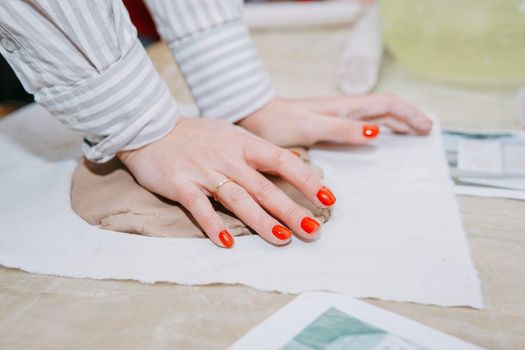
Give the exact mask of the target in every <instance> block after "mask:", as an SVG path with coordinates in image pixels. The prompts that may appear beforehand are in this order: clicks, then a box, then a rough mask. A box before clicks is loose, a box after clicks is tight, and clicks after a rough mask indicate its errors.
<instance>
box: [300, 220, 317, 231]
mask: <svg viewBox="0 0 525 350" xmlns="http://www.w3.org/2000/svg"><path fill="white" fill-rule="evenodd" d="M319 226H320V225H319V223H318V222H317V221H315V220H314V219H312V218H309V217H305V218H303V219H302V220H301V227H302V228H303V230H305V231H306V233H313V232H315V231H317V229H319Z"/></svg>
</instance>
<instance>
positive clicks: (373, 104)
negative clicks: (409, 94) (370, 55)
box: [345, 95, 432, 134]
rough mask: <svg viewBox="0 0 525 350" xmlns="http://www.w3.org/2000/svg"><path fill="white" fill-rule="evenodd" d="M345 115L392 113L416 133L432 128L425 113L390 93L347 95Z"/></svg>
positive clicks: (372, 115)
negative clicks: (353, 96)
mask: <svg viewBox="0 0 525 350" xmlns="http://www.w3.org/2000/svg"><path fill="white" fill-rule="evenodd" d="M346 100H347V101H346V102H345V103H348V104H349V106H348V108H347V110H348V111H350V112H348V113H347V116H348V117H350V118H355V119H359V118H367V117H374V116H375V117H379V116H383V115H386V114H389V115H392V116H393V117H395V118H396V119H397V120H399V121H401V122H402V123H405V124H407V125H408V126H410V127H411V128H412V129H413V130H414V131H415V132H416V133H419V134H428V133H429V132H430V130H431V128H432V120H430V118H428V117H427V116H426V115H425V113H423V112H422V111H420V110H419V109H417V108H416V107H414V106H412V105H411V104H409V103H407V102H404V101H402V100H401V99H399V98H397V97H394V96H391V95H365V96H360V97H355V98H352V97H349V98H347V99H346Z"/></svg>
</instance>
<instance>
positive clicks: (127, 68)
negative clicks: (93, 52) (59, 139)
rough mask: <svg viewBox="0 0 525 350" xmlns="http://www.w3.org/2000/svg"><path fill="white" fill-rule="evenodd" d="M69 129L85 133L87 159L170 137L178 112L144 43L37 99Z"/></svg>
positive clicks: (98, 158)
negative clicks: (64, 89) (56, 92)
mask: <svg viewBox="0 0 525 350" xmlns="http://www.w3.org/2000/svg"><path fill="white" fill-rule="evenodd" d="M37 102H39V103H40V104H41V105H42V106H43V107H44V108H46V109H47V110H48V111H49V112H50V113H51V114H53V115H54V116H56V117H57V118H58V119H59V120H60V121H61V122H62V123H63V124H66V125H67V126H68V127H69V128H71V129H73V130H75V131H78V132H81V133H83V134H84V135H86V137H85V139H84V144H83V145H82V150H83V152H84V154H85V156H86V158H88V159H90V160H92V161H95V162H100V163H101V162H106V161H108V160H110V159H111V158H113V157H114V156H115V154H116V153H117V152H118V151H121V150H131V149H136V148H139V147H142V146H144V145H146V144H148V143H151V142H153V141H156V140H158V139H160V138H162V137H163V136H164V135H166V134H167V133H168V132H169V131H170V130H171V129H173V127H174V126H175V123H176V122H177V120H178V117H179V112H178V109H177V106H176V104H175V101H174V99H173V97H172V96H171V94H170V92H169V90H168V88H167V87H166V84H165V83H164V82H163V81H162V80H161V79H160V77H159V76H158V74H157V72H156V70H155V68H154V67H153V65H152V63H151V61H150V59H149V57H148V55H147V54H146V52H145V50H144V48H143V47H142V45H141V44H140V42H138V41H136V42H135V44H134V46H133V48H132V49H131V50H130V51H129V52H128V53H127V55H126V56H124V57H123V58H122V59H120V60H119V61H117V62H116V63H114V64H113V65H112V66H111V67H109V68H108V69H107V70H106V71H104V72H103V73H102V74H100V75H97V76H96V77H94V78H93V79H91V80H88V81H87V82H84V83H82V84H80V85H78V86H77V87H75V88H73V89H71V90H68V91H67V92H65V93H63V94H60V95H58V96H54V97H52V98H49V99H46V100H42V101H37Z"/></svg>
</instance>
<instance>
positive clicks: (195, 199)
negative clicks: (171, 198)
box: [180, 191, 200, 211]
mask: <svg viewBox="0 0 525 350" xmlns="http://www.w3.org/2000/svg"><path fill="white" fill-rule="evenodd" d="M180 201H181V202H182V203H183V204H184V206H185V207H186V208H187V209H188V210H190V211H193V210H195V209H197V208H198V206H199V203H200V195H199V193H197V192H196V191H184V192H182V193H181V195H180Z"/></svg>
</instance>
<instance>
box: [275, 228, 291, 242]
mask: <svg viewBox="0 0 525 350" xmlns="http://www.w3.org/2000/svg"><path fill="white" fill-rule="evenodd" d="M272 233H273V235H274V236H275V237H277V238H279V239H280V240H282V241H284V240H285V239H288V238H290V236H291V235H292V231H290V230H289V229H287V228H286V227H284V226H281V225H275V226H274V227H273V228H272Z"/></svg>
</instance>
